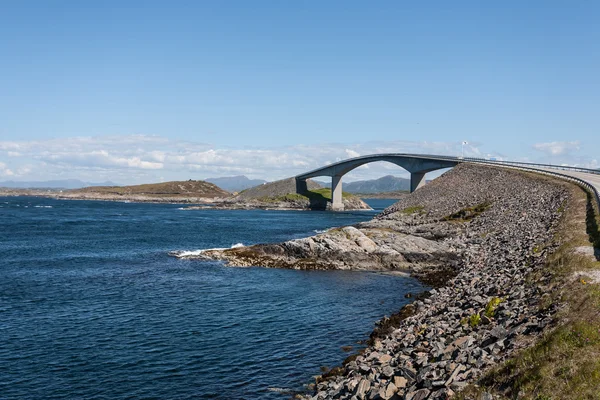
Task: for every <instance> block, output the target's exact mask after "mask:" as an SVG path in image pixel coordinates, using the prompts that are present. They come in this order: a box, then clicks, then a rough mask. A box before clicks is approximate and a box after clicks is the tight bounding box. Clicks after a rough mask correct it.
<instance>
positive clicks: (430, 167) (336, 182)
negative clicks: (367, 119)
mask: <svg viewBox="0 0 600 400" xmlns="http://www.w3.org/2000/svg"><path fill="white" fill-rule="evenodd" d="M378 161H387V162H390V163H392V164H395V165H397V166H399V167H401V168H404V169H405V170H407V171H408V172H410V191H411V192H414V191H415V190H417V189H418V188H419V187H421V186H422V185H424V184H425V174H426V173H427V172H431V171H435V170H438V169H442V168H451V167H454V166H455V165H457V164H458V163H459V162H461V160H459V159H457V158H455V157H443V156H427V155H414V154H396V153H390V154H373V155H368V156H361V157H355V158H350V159H347V160H344V161H339V162H336V163H334V164H330V165H326V166H324V167H321V168H317V169H315V170H312V171H309V172H306V173H304V174H300V175H297V176H296V191H297V192H298V193H303V192H306V190H307V185H306V180H307V179H309V178H314V177H317V176H329V177H331V208H332V210H334V211H341V210H343V209H344V203H343V202H342V177H343V176H344V175H346V174H347V173H348V172H350V171H352V170H353V169H355V168H358V167H360V166H361V165H365V164H369V163H372V162H378Z"/></svg>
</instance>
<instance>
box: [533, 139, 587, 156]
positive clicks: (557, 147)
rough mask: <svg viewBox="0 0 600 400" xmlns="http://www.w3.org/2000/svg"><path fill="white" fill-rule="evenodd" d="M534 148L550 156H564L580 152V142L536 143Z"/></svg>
mask: <svg viewBox="0 0 600 400" xmlns="http://www.w3.org/2000/svg"><path fill="white" fill-rule="evenodd" d="M533 148H534V149H536V150H538V151H541V152H543V153H546V154H549V155H553V156H556V155H562V154H568V153H570V152H572V151H574V150H575V151H576V150H579V148H580V146H579V141H574V142H546V143H536V144H534V145H533Z"/></svg>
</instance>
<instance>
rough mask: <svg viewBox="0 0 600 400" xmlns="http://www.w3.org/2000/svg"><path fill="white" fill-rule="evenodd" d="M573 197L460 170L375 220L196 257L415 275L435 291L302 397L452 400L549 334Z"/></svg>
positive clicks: (548, 184)
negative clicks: (558, 254)
mask: <svg viewBox="0 0 600 400" xmlns="http://www.w3.org/2000/svg"><path fill="white" fill-rule="evenodd" d="M569 199H570V191H569V189H568V185H567V184H564V183H562V182H560V181H557V180H552V179H548V178H544V177H541V176H537V175H531V174H526V173H522V172H517V171H509V170H503V169H498V168H492V167H484V166H472V165H459V166H457V167H455V168H454V169H453V170H451V171H449V172H448V173H446V174H444V175H443V176H442V177H440V178H438V179H436V180H435V181H433V182H432V183H431V184H429V185H427V186H425V187H424V188H422V189H420V190H418V191H417V192H415V193H413V194H412V195H410V196H407V197H406V198H404V199H402V200H401V201H399V202H398V203H396V204H395V205H394V206H392V207H390V208H388V209H386V210H385V211H384V212H383V213H382V214H380V215H378V216H377V217H375V218H374V219H373V220H371V221H369V222H365V223H361V224H357V225H355V226H353V227H344V228H339V229H333V230H330V231H328V232H326V233H324V234H321V235H317V236H314V237H311V238H305V239H298V240H291V241H288V242H284V243H280V244H265V245H256V246H250V247H242V248H235V249H228V250H224V251H207V252H204V253H203V254H201V255H200V256H199V257H200V258H212V259H221V260H224V261H226V262H227V263H228V264H229V265H232V266H247V265H261V266H266V267H278V268H295V269H357V270H377V271H405V272H409V273H411V274H413V275H414V276H417V277H418V278H420V279H422V280H423V281H424V282H426V283H428V284H429V285H431V286H433V287H434V289H432V290H431V291H429V292H428V293H425V294H424V295H422V296H420V297H419V298H418V299H417V300H415V302H413V303H412V304H410V305H407V306H406V307H405V308H404V309H403V310H401V311H400V312H399V313H398V314H397V315H395V316H392V317H391V318H387V319H384V320H382V321H380V322H379V323H378V327H377V329H376V331H375V332H374V334H373V335H372V337H371V340H370V345H369V347H367V348H366V349H365V350H364V352H362V353H361V354H357V355H355V356H353V357H349V358H348V359H347V360H346V361H345V362H344V364H343V365H342V366H340V367H337V368H334V369H333V370H332V371H330V372H329V373H327V374H324V375H323V376H321V377H320V378H318V379H317V383H316V385H315V386H314V388H313V389H314V392H313V393H312V394H308V395H302V396H300V397H302V398H306V399H312V400H318V399H361V400H362V399H407V400H423V399H446V398H450V397H452V396H453V395H454V394H455V393H457V392H459V391H461V390H462V389H463V388H464V387H466V386H467V385H468V384H470V383H472V382H474V381H476V380H477V378H479V377H481V376H482V374H483V373H484V372H485V371H486V370H488V369H489V368H491V367H492V366H495V365H497V364H498V363H499V362H501V361H503V360H505V359H506V358H507V357H509V356H510V355H511V354H513V353H514V352H515V351H516V350H518V349H520V348H523V347H526V346H528V344H530V343H531V342H532V341H533V340H534V338H535V337H536V336H538V335H540V334H541V333H542V332H544V331H545V329H547V328H548V327H550V326H551V325H552V322H553V315H554V314H555V312H556V311H557V309H558V305H557V304H552V303H550V304H546V302H544V301H543V300H544V299H545V297H546V296H547V294H545V293H544V290H543V288H544V285H547V284H548V282H549V281H550V279H551V272H549V271H545V270H544V265H545V262H546V258H547V256H548V255H549V254H551V253H552V251H553V250H554V249H555V248H556V246H557V245H558V243H555V241H554V237H555V233H556V231H557V228H558V224H559V221H560V217H561V214H562V210H564V208H565V207H566V205H568V201H569ZM485 396H487V397H484V398H492V396H491V395H489V394H485Z"/></svg>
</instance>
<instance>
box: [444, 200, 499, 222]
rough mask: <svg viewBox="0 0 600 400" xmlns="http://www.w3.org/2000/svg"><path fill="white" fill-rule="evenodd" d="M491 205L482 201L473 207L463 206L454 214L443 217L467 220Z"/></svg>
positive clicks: (452, 219) (458, 220) (447, 219)
mask: <svg viewBox="0 0 600 400" xmlns="http://www.w3.org/2000/svg"><path fill="white" fill-rule="evenodd" d="M491 205H492V204H491V203H489V202H484V203H481V204H477V205H476V206H473V207H467V208H463V209H462V210H459V211H457V212H455V213H454V214H450V215H448V216H447V217H444V219H445V220H446V221H456V222H468V221H470V220H472V219H473V218H475V217H477V216H478V215H480V214H481V213H482V212H484V211H485V210H487V209H488V208H490V206H491Z"/></svg>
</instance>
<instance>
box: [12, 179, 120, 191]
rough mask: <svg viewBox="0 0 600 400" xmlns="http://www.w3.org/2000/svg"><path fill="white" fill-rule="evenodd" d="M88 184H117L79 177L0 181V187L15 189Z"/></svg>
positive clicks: (52, 187)
mask: <svg viewBox="0 0 600 400" xmlns="http://www.w3.org/2000/svg"><path fill="white" fill-rule="evenodd" d="M88 186H118V185H117V184H116V183H113V182H108V181H107V182H102V183H92V182H83V181H80V180H79V179H62V180H53V181H37V182H36V181H32V182H18V181H6V182H0V187H7V188H15V189H34V188H39V189H80V188H84V187H88Z"/></svg>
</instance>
